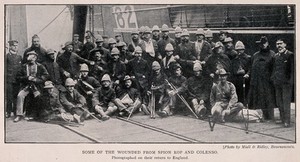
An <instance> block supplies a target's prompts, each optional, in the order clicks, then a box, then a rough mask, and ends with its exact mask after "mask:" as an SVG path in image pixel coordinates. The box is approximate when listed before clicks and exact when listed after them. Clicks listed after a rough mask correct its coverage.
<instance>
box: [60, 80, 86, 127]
mask: <svg viewBox="0 0 300 162" xmlns="http://www.w3.org/2000/svg"><path fill="white" fill-rule="evenodd" d="M65 87H66V89H67V90H66V91H62V92H61V93H60V95H59V100H60V102H61V104H62V105H63V106H64V108H65V110H66V111H67V112H69V113H71V114H72V115H73V117H74V119H75V121H76V122H77V123H81V122H83V121H84V120H85V119H86V118H88V114H89V113H88V111H87V108H86V100H85V98H84V97H83V96H82V95H81V94H80V93H79V92H78V91H77V90H76V89H75V88H74V87H75V81H74V80H73V79H72V78H67V79H66V82H65Z"/></svg>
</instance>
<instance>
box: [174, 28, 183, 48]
mask: <svg viewBox="0 0 300 162" xmlns="http://www.w3.org/2000/svg"><path fill="white" fill-rule="evenodd" d="M181 33H182V29H181V28H180V26H177V27H176V28H175V44H176V46H175V47H174V48H175V51H178V50H179V44H180V43H181Z"/></svg>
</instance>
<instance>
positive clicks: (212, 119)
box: [208, 115, 216, 131]
mask: <svg viewBox="0 0 300 162" xmlns="http://www.w3.org/2000/svg"><path fill="white" fill-rule="evenodd" d="M208 124H209V127H210V131H214V127H215V124H216V120H215V119H214V117H213V116H211V115H210V116H209V117H208Z"/></svg>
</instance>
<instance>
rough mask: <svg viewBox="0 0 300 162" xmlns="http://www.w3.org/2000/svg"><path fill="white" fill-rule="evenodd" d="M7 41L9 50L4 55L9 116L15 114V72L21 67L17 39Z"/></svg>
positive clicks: (16, 90)
mask: <svg viewBox="0 0 300 162" xmlns="http://www.w3.org/2000/svg"><path fill="white" fill-rule="evenodd" d="M8 43H9V51H8V53H7V54H6V55H5V61H6V71H5V75H6V78H5V81H6V85H5V88H6V91H5V97H6V117H7V118H9V117H10V116H11V113H12V112H13V113H14V114H16V104H17V100H16V99H17V95H18V90H19V86H20V85H19V83H18V82H17V80H16V75H17V72H18V71H19V70H20V69H21V66H22V64H21V61H22V57H21V56H20V55H18V44H19V43H18V41H17V40H11V41H9V42H8Z"/></svg>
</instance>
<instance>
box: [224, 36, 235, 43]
mask: <svg viewBox="0 0 300 162" xmlns="http://www.w3.org/2000/svg"><path fill="white" fill-rule="evenodd" d="M232 41H233V40H232V38H231V37H227V38H225V40H224V43H228V42H232Z"/></svg>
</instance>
